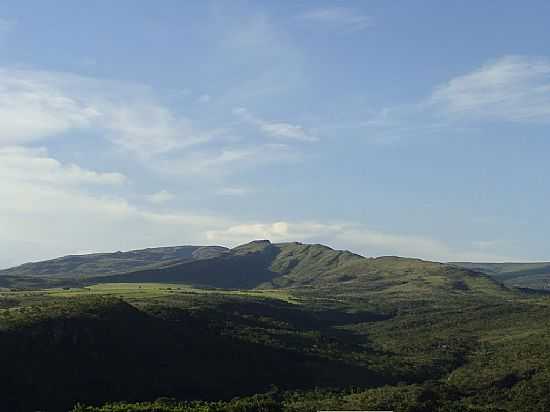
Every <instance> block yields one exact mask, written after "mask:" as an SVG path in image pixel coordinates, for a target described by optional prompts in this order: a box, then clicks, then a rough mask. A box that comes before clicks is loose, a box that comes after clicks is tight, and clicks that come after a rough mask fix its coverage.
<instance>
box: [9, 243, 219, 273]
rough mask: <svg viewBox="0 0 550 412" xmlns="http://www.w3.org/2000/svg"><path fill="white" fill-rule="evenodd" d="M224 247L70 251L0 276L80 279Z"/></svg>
mask: <svg viewBox="0 0 550 412" xmlns="http://www.w3.org/2000/svg"><path fill="white" fill-rule="evenodd" d="M226 250H227V249H226V248H224V247H221V246H173V247H158V248H148V249H141V250H131V251H128V252H115V253H93V254H85V255H70V256H63V257H60V258H57V259H52V260H46V261H42V262H32V263H25V264H23V265H20V266H17V267H14V268H10V269H4V270H0V277H12V278H13V277H23V278H52V279H81V278H86V277H90V276H104V275H112V274H115V273H125V272H129V271H134V270H137V269H140V268H153V267H163V266H168V265H171V264H174V263H181V262H184V261H190V260H198V259H207V258H210V257H212V256H217V255H219V254H222V253H223V252H225V251H226Z"/></svg>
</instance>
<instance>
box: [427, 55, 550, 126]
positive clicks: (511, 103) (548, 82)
mask: <svg viewBox="0 0 550 412" xmlns="http://www.w3.org/2000/svg"><path fill="white" fill-rule="evenodd" d="M426 106H427V107H428V108H430V109H433V110H435V111H437V112H444V113H445V114H448V115H450V116H453V117H455V118H470V119H471V118H478V119H488V120H500V121H513V122H541V121H542V122H548V121H550V59H548V58H537V57H528V56H505V57H502V58H500V59H498V60H495V61H492V62H489V63H486V64H484V65H483V66H482V67H480V68H479V69H477V70H474V71H473V72H470V73H467V74H465V75H461V76H457V77H455V78H453V79H451V80H450V81H448V82H447V83H445V84H443V85H441V86H439V87H437V88H436V89H435V91H434V92H433V94H432V95H431V97H430V99H429V101H428V102H426Z"/></svg>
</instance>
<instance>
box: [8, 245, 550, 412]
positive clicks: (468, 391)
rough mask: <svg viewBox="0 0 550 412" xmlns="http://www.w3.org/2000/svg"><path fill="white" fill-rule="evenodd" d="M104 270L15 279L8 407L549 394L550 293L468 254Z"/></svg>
mask: <svg viewBox="0 0 550 412" xmlns="http://www.w3.org/2000/svg"><path fill="white" fill-rule="evenodd" d="M323 267H324V268H325V269H324V270H323ZM174 268H177V270H176V269H174ZM190 268H191V269H190ZM199 269H200V270H199ZM224 274H225V275H224ZM268 274H269V278H268V276H267V275H268ZM146 276H147V280H152V279H157V280H159V281H160V280H165V279H167V278H170V279H171V280H172V281H176V282H174V283H162V282H145V283H138V282H130V283H123V282H119V283H118V282H115V283H113V282H112V280H114V279H116V280H123V279H124V280H126V281H127V280H128V279H131V280H133V281H137V280H138V279H142V278H143V277H146ZM223 276H225V277H223ZM98 279H99V278H98ZM104 280H109V281H111V283H99V280H94V281H93V282H90V284H88V285H87V286H86V285H81V284H80V285H77V286H75V287H68V286H65V287H62V288H48V289H33V290H4V291H1V292H0V342H1V343H2V351H0V362H1V364H2V368H1V369H0V384H1V385H2V388H3V389H4V391H3V397H2V399H1V400H0V409H2V410H10V411H23V412H26V411H35V410H42V411H53V412H57V411H69V410H71V409H72V410H73V411H74V412H115V411H116V412H122V411H163V412H164V411H166V412H176V411H189V412H191V411H197V412H198V411H200V412H207V411H208V412H210V411H215V412H218V411H219V412H225V411H228V412H240V411H243V412H246V411H266V412H269V411H277V412H279V411H280V412H282V411H289V412H298V411H317V410H334V409H341V410H369V409H370V410H395V411H408V412H419V411H440V412H444V411H449V412H451V411H510V412H511V411H540V410H548V409H550V401H549V398H548V396H547V387H548V384H549V383H550V332H549V331H550V328H549V326H550V297H549V296H548V295H546V294H542V293H541V294H537V293H524V292H523V291H521V290H519V289H513V288H508V287H505V286H503V285H502V284H500V283H497V282H495V281H494V280H492V279H491V278H489V277H488V276H486V275H483V274H481V273H479V272H476V271H472V270H470V269H467V268H459V267H456V266H452V265H444V264H439V263H433V262H425V261H421V260H416V259H402V258H396V257H383V258H376V259H366V258H362V257H360V256H357V255H353V254H351V253H349V252H340V251H334V250H332V249H330V248H326V247H324V246H320V245H302V244H297V243H286V244H276V245H273V244H271V243H269V242H265V241H261V242H253V243H251V244H248V245H244V246H242V247H239V248H236V249H233V250H232V251H231V252H225V253H224V254H223V255H222V256H215V257H212V258H209V259H203V260H196V261H193V262H188V263H178V264H177V265H174V266H173V267H166V268H162V269H158V268H157V269H155V270H147V271H142V272H133V273H129V274H126V275H117V276H112V277H111V276H109V277H106V278H104ZM191 280H193V281H195V280H201V282H203V283H205V284H207V285H208V287H197V285H195V286H192V285H191V284H193V283H194V282H191ZM184 281H186V282H189V283H190V284H186V283H185V282H184ZM232 281H233V283H232ZM197 283H198V282H197ZM220 284H223V285H226V287H227V288H228V289H221V288H219V287H214V286H218V285H220ZM242 285H244V286H245V287H244V288H242V287H241V286H242ZM28 394H32V396H28ZM155 399H156V400H155Z"/></svg>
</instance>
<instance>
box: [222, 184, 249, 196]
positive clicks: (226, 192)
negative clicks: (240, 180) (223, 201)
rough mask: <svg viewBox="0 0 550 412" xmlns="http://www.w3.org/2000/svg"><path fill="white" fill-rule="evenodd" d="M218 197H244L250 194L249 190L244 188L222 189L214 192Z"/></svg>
mask: <svg viewBox="0 0 550 412" xmlns="http://www.w3.org/2000/svg"><path fill="white" fill-rule="evenodd" d="M216 193H217V194H218V195H220V196H239V197H240V196H246V195H247V194H249V193H250V189H248V188H246V187H235V186H232V187H224V188H221V189H219V190H218V191H217V192H216Z"/></svg>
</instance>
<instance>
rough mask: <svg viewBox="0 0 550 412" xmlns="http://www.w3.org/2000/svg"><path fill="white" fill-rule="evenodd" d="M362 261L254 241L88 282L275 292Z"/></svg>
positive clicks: (299, 246) (320, 249)
mask: <svg viewBox="0 0 550 412" xmlns="http://www.w3.org/2000/svg"><path fill="white" fill-rule="evenodd" d="M364 259H365V258H364V257H362V256H359V255H356V254H354V253H351V252H348V251H340V250H334V249H331V248H329V247H327V246H323V245H306V244H302V243H296V242H294V243H271V242H270V241H268V240H258V241H253V242H250V243H247V244H245V245H241V246H238V247H236V248H234V249H231V250H230V251H228V252H227V253H224V254H220V255H218V256H214V257H212V258H210V259H202V260H195V261H186V262H182V263H179V264H174V265H171V266H169V267H163V268H153V269H149V268H148V269H143V270H138V271H135V272H130V273H126V274H122V275H112V276H108V277H103V278H101V279H99V278H97V279H90V280H89V281H90V282H99V281H101V282H171V283H187V284H193V285H199V286H208V287H219V288H231V289H250V288H256V287H265V288H277V287H289V286H299V285H304V284H309V283H311V281H312V280H314V279H316V278H318V277H319V276H321V275H322V274H323V273H325V272H327V271H331V270H334V269H337V268H338V267H341V266H343V265H345V264H348V263H350V262H353V261H359V260H364Z"/></svg>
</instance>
